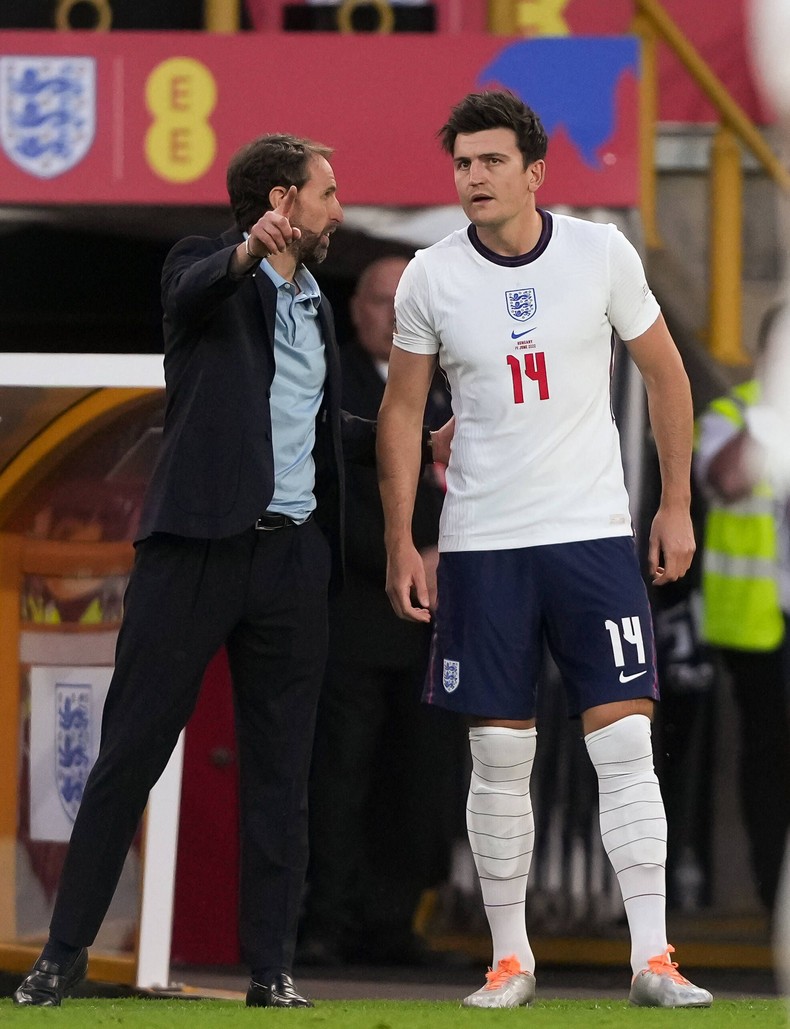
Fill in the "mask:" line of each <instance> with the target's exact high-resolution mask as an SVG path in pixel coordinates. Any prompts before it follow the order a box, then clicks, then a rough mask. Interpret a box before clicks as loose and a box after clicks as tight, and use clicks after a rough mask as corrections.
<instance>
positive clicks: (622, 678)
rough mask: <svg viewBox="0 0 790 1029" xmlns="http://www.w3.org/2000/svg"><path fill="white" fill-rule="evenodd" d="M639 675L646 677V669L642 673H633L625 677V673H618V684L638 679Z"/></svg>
mask: <svg viewBox="0 0 790 1029" xmlns="http://www.w3.org/2000/svg"><path fill="white" fill-rule="evenodd" d="M640 675H647V669H646V668H645V670H644V671H643V672H635V673H634V674H633V675H626V674H625V672H620V682H630V681H631V680H632V679H638V678H639V676H640Z"/></svg>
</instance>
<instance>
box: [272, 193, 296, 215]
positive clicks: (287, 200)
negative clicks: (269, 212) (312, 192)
mask: <svg viewBox="0 0 790 1029" xmlns="http://www.w3.org/2000/svg"><path fill="white" fill-rule="evenodd" d="M298 192H299V191H298V190H297V188H296V186H289V187H288V192H287V193H286V194H285V196H284V197H283V198H282V200H281V201H280V202H279V204H278V205H277V206H276V207H275V211H276V212H277V213H278V214H282V215H284V216H285V217H286V218H287V217H288V216H289V215H290V213H291V211H292V210H293V206H294V204H295V203H296V194H297V193H298Z"/></svg>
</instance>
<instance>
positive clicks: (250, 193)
mask: <svg viewBox="0 0 790 1029" xmlns="http://www.w3.org/2000/svg"><path fill="white" fill-rule="evenodd" d="M332 153H333V150H332V148H331V147H328V146H325V145H324V144H323V143H316V142H314V141H313V140H312V139H300V138H299V137H298V136H290V135H288V134H286V133H271V134H269V135H266V136H259V137H258V138H257V139H253V140H252V142H250V143H246V144H245V145H244V146H243V147H241V148H240V149H239V150H237V151H236V153H235V154H234V155H233V157H231V159H230V163H229V164H228V173H227V186H228V196H229V197H230V206H231V210H232V211H233V217H234V218H235V219H236V224H237V225H238V227H239V228H240V229H241V231H242V232H246V231H248V230H249V229H250V228H251V227H252V226H253V225H254V224H255V222H257V220H258V219H259V218H260V217H262V216H263V214H264V213H265V212H266V211H269V210H271V206H272V205H271V204H270V203H269V193H270V192H271V190H272V189H274V187H275V186H284V187H285V188H286V189H288V188H289V187H291V186H296V188H297V189H301V188H302V186H304V184H305V182H307V180H308V178H309V177H310V161H311V160H312V159H313V158H314V157H325V158H327V159H328V158H330V157H331V156H332Z"/></svg>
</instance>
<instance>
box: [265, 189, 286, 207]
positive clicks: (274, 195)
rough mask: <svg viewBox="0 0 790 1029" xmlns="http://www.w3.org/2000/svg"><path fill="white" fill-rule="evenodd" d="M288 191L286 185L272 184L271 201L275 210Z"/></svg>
mask: <svg viewBox="0 0 790 1029" xmlns="http://www.w3.org/2000/svg"><path fill="white" fill-rule="evenodd" d="M287 192H288V190H287V189H286V188H285V186H272V188H271V189H270V190H269V203H270V204H271V207H272V210H274V209H275V208H276V207H277V205H278V204H281V203H282V201H283V197H284V196H285V194H286V193H287Z"/></svg>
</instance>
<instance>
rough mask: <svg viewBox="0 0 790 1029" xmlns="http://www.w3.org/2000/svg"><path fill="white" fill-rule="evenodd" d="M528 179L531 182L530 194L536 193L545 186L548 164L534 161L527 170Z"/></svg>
mask: <svg viewBox="0 0 790 1029" xmlns="http://www.w3.org/2000/svg"><path fill="white" fill-rule="evenodd" d="M526 174H527V179H528V181H529V191H530V193H535V192H536V191H537V190H538V189H540V187H541V186H542V185H543V179H544V178H545V176H546V162H545V161H533V162H532V164H530V165H529V167H528V168H527V172H526Z"/></svg>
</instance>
